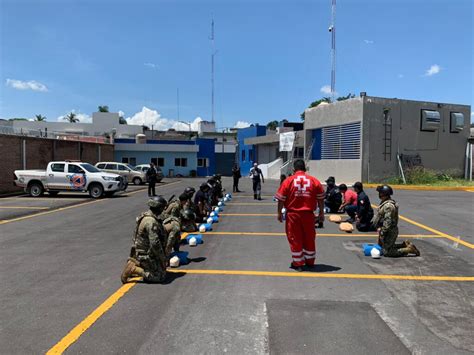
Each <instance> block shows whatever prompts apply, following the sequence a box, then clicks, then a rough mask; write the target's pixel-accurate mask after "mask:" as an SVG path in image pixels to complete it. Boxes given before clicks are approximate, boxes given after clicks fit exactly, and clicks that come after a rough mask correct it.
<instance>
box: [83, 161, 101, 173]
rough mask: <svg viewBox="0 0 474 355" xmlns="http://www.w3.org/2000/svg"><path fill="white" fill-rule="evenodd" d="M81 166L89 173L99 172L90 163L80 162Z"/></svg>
mask: <svg viewBox="0 0 474 355" xmlns="http://www.w3.org/2000/svg"><path fill="white" fill-rule="evenodd" d="M81 167H83V168H84V169H86V170H87V171H88V172H90V173H100V170H99V169H97V168H96V167H95V166H94V165H90V164H89V163H83V164H81Z"/></svg>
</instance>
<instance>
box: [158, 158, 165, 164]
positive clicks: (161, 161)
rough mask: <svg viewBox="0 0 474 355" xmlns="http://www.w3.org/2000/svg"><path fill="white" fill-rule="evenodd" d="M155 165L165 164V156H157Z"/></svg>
mask: <svg viewBox="0 0 474 355" xmlns="http://www.w3.org/2000/svg"><path fill="white" fill-rule="evenodd" d="M156 165H157V166H165V158H158V164H156Z"/></svg>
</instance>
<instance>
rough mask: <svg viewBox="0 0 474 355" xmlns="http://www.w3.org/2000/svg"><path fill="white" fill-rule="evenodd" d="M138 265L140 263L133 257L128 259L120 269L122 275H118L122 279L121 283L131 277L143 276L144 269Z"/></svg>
mask: <svg viewBox="0 0 474 355" xmlns="http://www.w3.org/2000/svg"><path fill="white" fill-rule="evenodd" d="M138 265H140V263H139V262H138V261H137V260H135V259H133V258H129V259H128V261H127V263H126V264H125V268H124V269H123V271H122V275H121V276H120V280H122V283H123V284H125V283H127V282H128V279H129V278H131V277H137V276H141V277H144V276H145V271H144V270H143V269H142V268H141V267H140V266H138Z"/></svg>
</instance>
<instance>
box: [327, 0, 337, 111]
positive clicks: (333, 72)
mask: <svg viewBox="0 0 474 355" xmlns="http://www.w3.org/2000/svg"><path fill="white" fill-rule="evenodd" d="M329 32H331V99H332V101H333V102H334V100H335V98H336V0H332V6H331V26H329Z"/></svg>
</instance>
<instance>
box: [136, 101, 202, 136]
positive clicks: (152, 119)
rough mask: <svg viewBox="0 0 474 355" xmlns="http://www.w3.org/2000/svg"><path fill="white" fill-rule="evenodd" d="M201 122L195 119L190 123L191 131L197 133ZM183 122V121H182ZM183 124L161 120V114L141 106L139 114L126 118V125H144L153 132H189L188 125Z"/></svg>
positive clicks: (170, 120)
mask: <svg viewBox="0 0 474 355" xmlns="http://www.w3.org/2000/svg"><path fill="white" fill-rule="evenodd" d="M200 121H203V119H202V118H201V117H196V118H195V119H194V120H193V121H192V122H190V123H191V130H192V131H197V129H198V122H200ZM183 122H185V121H183ZM183 122H178V121H176V120H172V119H168V118H163V117H161V114H160V113H159V112H158V111H156V110H152V109H150V108H148V107H145V106H143V108H142V110H141V111H140V112H137V113H136V114H134V115H133V116H132V117H128V118H127V123H128V124H132V125H140V126H141V125H145V126H147V127H148V128H150V129H151V126H153V129H154V130H159V131H166V130H168V129H170V128H173V129H176V130H178V131H187V130H189V125H188V124H186V123H183Z"/></svg>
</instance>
